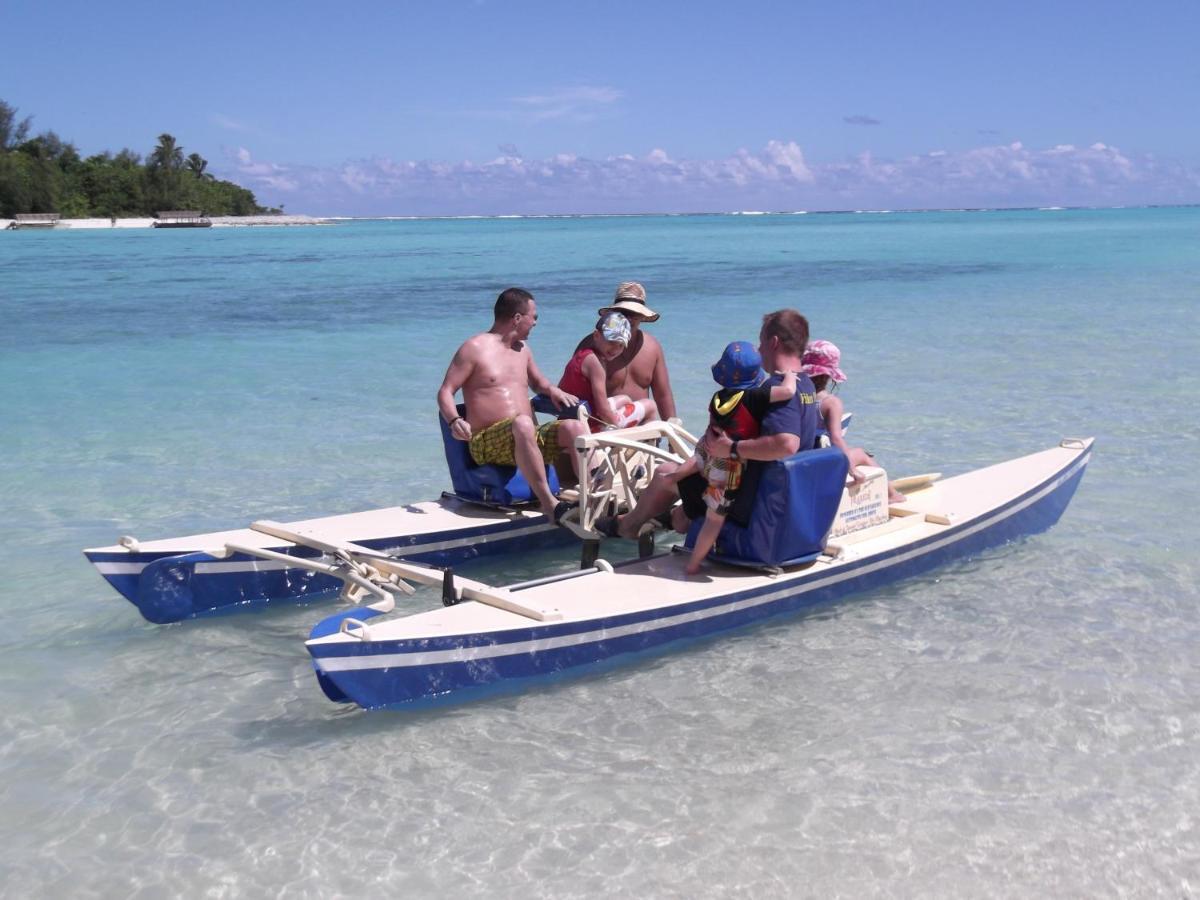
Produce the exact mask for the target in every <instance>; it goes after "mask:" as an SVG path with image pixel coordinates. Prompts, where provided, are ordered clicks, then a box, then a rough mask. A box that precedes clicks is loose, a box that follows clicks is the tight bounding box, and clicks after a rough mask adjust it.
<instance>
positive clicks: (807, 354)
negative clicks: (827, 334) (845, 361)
mask: <svg viewBox="0 0 1200 900" xmlns="http://www.w3.org/2000/svg"><path fill="white" fill-rule="evenodd" d="M841 361H842V351H841V350H839V349H838V348H837V345H836V344H834V343H833V342H832V341H813V342H812V343H810V344H809V345H808V349H807V350H805V351H804V356H803V357H801V359H800V371H801V372H803V373H804V374H805V375H809V376H812V375H828V376H829V377H830V378H832V379H833V380H834V381H835V382H838V383H840V382H843V381H845V380H846V376H845V374H844V373H843V372H842V370H841V369H839V368H838V364H839V363H840V362H841Z"/></svg>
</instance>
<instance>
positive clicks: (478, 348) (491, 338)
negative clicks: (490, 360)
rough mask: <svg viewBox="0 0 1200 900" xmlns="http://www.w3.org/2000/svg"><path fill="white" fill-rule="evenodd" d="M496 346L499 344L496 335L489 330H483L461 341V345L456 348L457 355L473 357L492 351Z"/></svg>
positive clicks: (467, 357)
mask: <svg viewBox="0 0 1200 900" xmlns="http://www.w3.org/2000/svg"><path fill="white" fill-rule="evenodd" d="M497 346H499V342H498V341H497V339H496V335H494V334H492V333H491V332H490V331H483V332H480V333H479V334H476V335H472V336H471V337H469V338H467V339H466V340H465V341H463V342H462V346H461V347H459V348H458V355H459V356H461V357H463V358H464V359H474V358H476V357H478V356H481V355H483V354H486V353H490V352H494V351H495V349H496V347H497Z"/></svg>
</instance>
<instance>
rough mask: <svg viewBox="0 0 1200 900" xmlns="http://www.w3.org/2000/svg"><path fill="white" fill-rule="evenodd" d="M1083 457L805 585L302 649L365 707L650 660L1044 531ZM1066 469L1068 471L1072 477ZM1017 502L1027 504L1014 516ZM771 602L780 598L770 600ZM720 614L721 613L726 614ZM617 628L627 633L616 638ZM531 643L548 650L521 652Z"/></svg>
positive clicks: (1074, 482) (326, 678) (817, 573)
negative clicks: (493, 628) (586, 616)
mask: <svg viewBox="0 0 1200 900" xmlns="http://www.w3.org/2000/svg"><path fill="white" fill-rule="evenodd" d="M1087 458H1088V457H1087V455H1084V456H1083V457H1081V458H1080V459H1079V460H1076V461H1075V462H1074V463H1072V466H1068V467H1067V468H1066V469H1064V470H1063V471H1064V472H1069V473H1070V474H1068V475H1067V476H1066V477H1064V476H1063V472H1059V473H1058V474H1056V475H1055V476H1054V477H1053V478H1050V479H1048V480H1047V481H1046V482H1044V483H1043V484H1041V485H1039V486H1038V487H1037V488H1034V489H1032V490H1030V491H1028V492H1027V493H1026V494H1025V495H1023V496H1022V497H1021V498H1018V499H1017V500H1014V501H1013V502H1012V503H1009V504H1007V505H1006V506H1004V507H1002V508H1000V509H998V510H995V511H993V512H991V513H989V514H988V515H986V516H984V517H983V518H982V519H978V520H975V521H972V522H966V523H963V524H962V525H958V526H953V527H951V528H949V529H947V531H946V532H944V533H942V534H938V535H934V536H931V537H929V538H926V539H924V540H923V541H920V542H917V543H915V544H912V545H908V546H905V547H902V548H898V549H897V550H895V551H892V552H891V553H888V554H884V555H881V556H879V557H872V558H870V559H865V560H863V561H861V562H859V563H857V564H851V565H849V566H846V567H844V568H841V567H839V568H838V569H836V570H830V569H828V568H824V567H820V568H813V569H811V570H810V577H806V578H804V579H802V580H798V581H795V582H793V583H791V584H790V585H784V586H783V587H777V586H773V585H770V586H767V587H763V588H758V589H756V590H753V591H746V592H742V593H734V594H729V595H726V596H724V597H720V598H711V599H709V600H704V601H699V602H697V603H693V604H684V605H681V606H678V607H671V608H669V609H667V610H651V611H647V612H642V613H637V614H631V615H625V616H614V617H612V618H610V619H603V620H591V621H588V622H582V623H571V624H566V625H557V626H556V625H550V626H539V627H535V628H529V629H521V630H518V631H515V632H504V633H503V642H500V641H497V640H496V639H495V637H494V636H492V635H487V634H481V635H467V636H460V637H446V638H438V639H428V640H419V641H412V640H404V641H390V642H364V643H358V644H332V645H330V644H326V645H314V646H310V647H309V650H310V652H311V653H312V655H313V656H314V658H315V661H316V663H317V664H318V665H320V666H321V668H322V671H319V672H318V676H319V677H320V678H321V679H322V681H323V682H325V683H328V682H332V683H333V684H334V685H336V688H337V690H336V691H333V692H331V691H329V690H328V689H326V694H327V695H329V696H331V697H332V696H334V695H335V694H341V695H342V696H344V697H345V698H346V699H347V700H351V701H353V702H356V703H358V704H359V705H360V706H363V707H366V708H378V707H383V706H392V705H397V704H403V703H411V702H412V701H415V700H421V699H430V698H439V697H444V696H445V695H446V694H449V693H452V692H456V691H463V690H467V689H479V688H480V687H482V686H486V685H491V684H496V683H498V682H502V681H505V680H509V679H528V678H533V677H538V676H542V677H545V676H548V675H552V674H554V673H557V672H562V671H565V670H568V669H573V668H577V667H582V666H589V665H593V664H596V663H599V662H601V661H604V660H608V659H611V658H612V657H614V656H617V655H623V654H637V653H646V652H653V651H657V650H660V649H662V648H664V647H665V645H668V644H674V643H677V642H681V641H689V640H695V639H697V638H702V637H705V636H707V635H711V634H715V633H717V632H721V631H727V630H729V629H733V628H739V627H743V626H746V625H750V624H752V623H755V622H759V621H761V620H763V619H767V618H771V617H774V616H779V615H785V614H788V613H793V612H796V611H798V610H801V609H804V608H807V607H811V606H815V605H818V604H824V603H829V602H831V601H834V600H837V599H840V598H842V597H845V596H846V595H848V594H851V593H856V592H861V591H867V590H871V589H873V588H877V587H880V586H882V585H886V584H889V583H891V582H894V581H897V580H899V579H901V578H907V577H910V576H914V575H919V574H922V573H924V572H927V571H929V570H930V569H933V568H936V567H937V566H940V565H942V564H944V563H946V562H949V561H951V560H955V559H961V558H963V557H965V556H971V555H973V554H976V553H978V552H980V551H982V550H984V549H986V548H988V547H992V546H996V545H998V544H1003V543H1006V542H1008V541H1010V540H1012V539H1014V538H1016V537H1020V536H1022V535H1027V534H1034V533H1038V532H1041V531H1045V530H1046V529H1048V528H1050V527H1051V526H1052V525H1053V524H1054V523H1055V522H1057V521H1058V519H1059V518H1060V517H1061V515H1062V513H1063V510H1065V509H1066V507H1067V504H1068V503H1069V502H1070V500H1071V497H1072V495H1073V494H1074V493H1075V489H1076V488H1077V487H1078V485H1079V482H1080V480H1081V479H1082V477H1083V473H1084V470H1085V468H1086V462H1087ZM1072 467H1075V468H1074V470H1073V471H1072ZM1059 479H1062V480H1061V482H1060V483H1059V484H1057V485H1056V486H1054V487H1053V488H1052V489H1051V490H1050V491H1049V492H1048V493H1047V494H1046V495H1045V496H1043V497H1040V498H1038V499H1036V500H1034V501H1032V502H1029V498H1031V497H1034V496H1036V495H1037V494H1038V493H1039V492H1041V491H1042V490H1045V489H1046V487H1047V485H1053V484H1054V482H1056V481H1058V480H1059ZM1023 503H1027V505H1025V506H1024V508H1021V507H1022V504H1023ZM982 523H987V524H982ZM981 526H982V527H981ZM775 594H780V596H777V597H776V596H773V595H775ZM765 598H770V599H765ZM723 607H729V609H728V610H724V609H722V608H723ZM659 619H661V620H663V622H662V624H661V626H658V627H655V625H654V622H655V621H656V620H659ZM622 630H625V631H626V632H627V633H624V634H622V633H621V631H622ZM589 632H602V633H603V634H604V635H606V636H605V637H604V638H603V639H601V640H584V641H583V642H580V643H575V642H573V641H572V640H571V636H572V635H583V634H586V633H589ZM555 638H558V639H560V641H559V642H558V643H559V645H558V646H553V645H554V644H555V643H556V642H555V640H554V639H555ZM564 638H565V640H563V639H564ZM530 643H533V644H540V645H550V646H543V647H535V648H530V647H528V646H525V645H528V644H530ZM506 644H513V645H520V646H513V647H512V652H507V653H506V652H505V650H504V649H503V648H504V646H505V645H506ZM472 647H474V648H490V649H489V650H488V651H487V655H482V654H481V656H482V658H475V659H470V660H466V661H461V660H457V661H447V662H431V663H428V664H416V665H399V664H393V665H391V666H390V667H388V668H384V667H376V668H357V669H356V668H346V669H336V668H331V667H336V666H337V664H338V663H337V661H338V660H344V659H347V658H350V657H359V658H362V657H367V658H369V657H372V656H381V655H388V656H393V655H395V654H438V653H439V652H441V653H448V652H449V653H453V652H454V651H455V650H457V649H461V648H472ZM468 652H469V651H468ZM491 654H495V655H491ZM322 663H324V665H322ZM384 665H386V663H384Z"/></svg>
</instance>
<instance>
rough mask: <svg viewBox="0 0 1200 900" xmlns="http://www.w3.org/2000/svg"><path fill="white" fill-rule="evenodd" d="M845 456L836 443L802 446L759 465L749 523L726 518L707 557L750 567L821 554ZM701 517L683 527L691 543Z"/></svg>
mask: <svg viewBox="0 0 1200 900" xmlns="http://www.w3.org/2000/svg"><path fill="white" fill-rule="evenodd" d="M849 468H850V463H849V460H847V459H846V454H844V453H843V452H842V451H841V450H839V449H838V448H836V447H828V448H826V449H824V450H806V451H804V452H801V453H797V454H795V455H794V456H790V457H788V458H787V459H782V460H778V461H777V462H769V463H764V464H763V471H762V476H761V478H760V479H759V482H758V490H757V492H756V493H755V496H754V505H753V506H752V507H751V512H750V519H749V523H750V524H749V525H747V526H745V527H743V526H741V525H738V524H737V523H736V522H734V521H733V520H732V519H726V520H725V525H724V527H722V529H721V534H720V536H719V537H718V538H717V543H716V546H715V547H713V550H712V552H711V553H710V554H709V558H710V559H714V560H716V561H718V562H724V563H730V564H732V565H740V566H749V567H752V568H773V567H780V566H792V565H798V564H800V563H803V562H807V561H809V560H812V559H816V557H817V556H819V555H820V553H821V551H822V549H824V546H825V538H826V536H827V535H828V534H829V529H830V528H832V527H833V519H834V516H836V515H837V510H838V504H839V503H840V502H841V499H842V490H843V488H844V487H845V484H846V473H847V471H848V470H849ZM703 522H704V519H703V518H700V519H696V520H695V521H694V522H692V525H691V528H689V529H688V535H687V540H686V541H685V542H684V546H685V547H687V548H688V549H691V547H692V546H693V545H694V543H695V540H696V535H697V534H698V533H699V531H700V526H701V524H703Z"/></svg>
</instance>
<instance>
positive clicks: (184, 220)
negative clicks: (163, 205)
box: [154, 209, 212, 228]
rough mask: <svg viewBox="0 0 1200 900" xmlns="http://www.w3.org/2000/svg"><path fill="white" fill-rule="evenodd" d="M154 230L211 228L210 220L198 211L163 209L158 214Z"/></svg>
mask: <svg viewBox="0 0 1200 900" xmlns="http://www.w3.org/2000/svg"><path fill="white" fill-rule="evenodd" d="M154 227H155V228H212V220H211V219H209V218H208V217H207V216H206V215H204V213H203V212H201V211H200V210H198V209H164V210H159V212H158V221H157V222H155V223H154Z"/></svg>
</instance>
